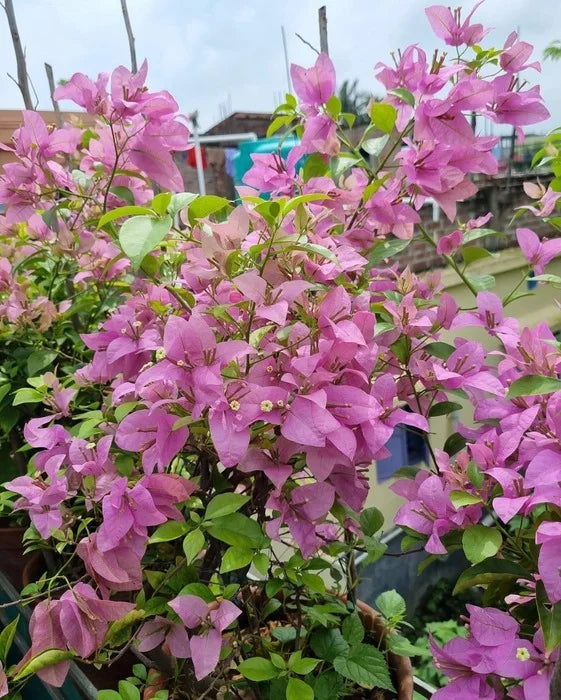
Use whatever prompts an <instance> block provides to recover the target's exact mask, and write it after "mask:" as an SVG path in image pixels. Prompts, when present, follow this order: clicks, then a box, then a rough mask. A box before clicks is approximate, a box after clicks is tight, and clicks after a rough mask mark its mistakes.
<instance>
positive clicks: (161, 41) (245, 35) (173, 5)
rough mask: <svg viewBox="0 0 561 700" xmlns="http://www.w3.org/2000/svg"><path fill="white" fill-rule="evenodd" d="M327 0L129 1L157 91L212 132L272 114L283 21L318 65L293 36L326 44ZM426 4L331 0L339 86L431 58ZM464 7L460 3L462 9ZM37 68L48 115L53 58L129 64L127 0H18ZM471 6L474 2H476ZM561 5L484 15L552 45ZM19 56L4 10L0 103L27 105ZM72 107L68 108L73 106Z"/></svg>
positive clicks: (294, 50)
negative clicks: (321, 25)
mask: <svg viewBox="0 0 561 700" xmlns="http://www.w3.org/2000/svg"><path fill="white" fill-rule="evenodd" d="M320 4H321V0H277V2H271V0H245V2H235V1H234V0H199V2H195V1H194V0H128V5H129V13H130V16H131V21H132V25H133V29H134V33H135V36H136V46H137V55H138V58H139V62H140V61H141V60H142V59H143V58H144V57H146V58H147V59H148V63H149V72H148V82H149V85H150V87H151V88H153V89H161V88H166V89H168V90H169V91H170V92H171V93H172V94H173V95H174V96H175V97H176V99H177V100H178V102H179V105H180V108H181V110H182V111H183V112H190V111H192V110H195V109H198V110H199V113H200V120H201V125H202V126H203V128H208V127H210V126H211V125H212V124H214V123H215V122H216V121H218V120H219V117H220V104H221V103H227V102H228V100H230V102H231V106H232V109H233V110H234V111H239V110H247V111H269V110H271V109H272V108H273V107H274V105H275V99H276V98H275V93H276V94H277V95H278V93H279V91H283V93H284V91H286V73H285V67H284V56H283V49H282V39H281V25H284V27H285V30H286V35H287V41H288V52H289V57H290V60H291V61H293V62H295V63H300V64H301V65H306V66H307V65H311V63H313V61H314V59H315V54H314V53H313V52H312V50H311V49H310V48H308V47H307V46H305V45H304V44H303V43H302V42H301V41H300V40H299V39H298V38H297V37H296V35H295V33H296V32H298V33H300V34H301V35H302V36H304V37H305V38H306V39H308V40H309V41H310V42H311V43H312V44H314V45H317V44H318V43H319V40H318V28H317V8H318V6H319V5H320ZM425 4H426V3H425V2H421V0H328V2H327V14H328V25H329V48H330V54H331V57H332V59H333V61H334V63H335V66H336V68H337V76H338V81H339V82H342V81H343V80H344V79H345V78H350V79H352V78H358V79H359V81H360V86H361V88H362V89H364V90H368V91H371V92H377V91H378V92H379V88H378V83H377V81H376V80H375V79H374V71H373V67H374V65H375V64H376V62H377V61H380V60H383V61H389V60H390V56H389V53H390V51H392V50H395V49H397V48H399V47H405V46H407V45H408V44H411V43H418V44H419V45H420V46H422V47H423V48H424V49H426V50H427V51H431V52H432V50H433V49H434V48H435V47H437V46H439V43H438V41H439V40H437V38H436V37H434V36H433V35H432V34H431V31H430V28H429V25H428V22H427V20H426V18H425V15H424V11H423V8H424V7H425ZM455 4H456V2H454V5H455ZM14 5H15V10H16V14H17V19H18V24H19V30H20V34H21V37H22V41H23V43H24V45H25V47H26V51H27V57H28V69H29V73H30V75H31V77H32V80H33V82H34V84H35V87H36V89H37V93H38V95H39V106H40V108H42V109H49V108H50V101H49V96H48V89H47V82H46V77H45V71H44V68H43V63H44V62H45V61H47V62H49V63H51V64H52V65H53V67H54V71H55V77H56V79H57V80H58V79H60V78H69V77H70V76H71V75H72V73H74V72H77V71H81V72H83V73H86V74H89V75H97V73H98V72H100V71H111V69H112V68H114V67H115V66H116V65H118V64H121V63H122V64H125V65H128V64H129V53H128V45H127V40H126V34H125V29H124V25H123V19H122V15H121V9H120V2H119V0H14ZM471 5H472V3H471V2H470V3H469V4H466V5H465V7H471ZM559 5H560V3H559V0H486V2H485V3H484V5H483V6H482V7H480V8H479V9H478V11H477V14H476V17H477V20H478V21H480V22H482V23H484V24H485V25H486V26H491V27H494V31H493V32H492V34H491V35H489V37H488V38H487V40H488V41H489V42H493V44H495V45H497V46H502V44H503V42H504V40H505V38H506V36H507V35H508V34H509V33H510V31H512V30H513V29H516V28H517V27H519V28H520V33H521V36H522V38H523V39H524V40H526V41H529V42H531V43H533V44H534V45H535V46H536V53H535V55H536V57H537V58H538V59H541V57H542V53H543V49H544V47H545V46H546V45H547V44H548V43H549V42H550V41H551V40H553V39H561V9H560V6H559ZM6 72H10V73H12V74H15V61H14V55H13V49H12V44H11V41H10V36H9V32H8V28H7V24H6V20H5V17H4V16H3V13H2V12H1V11H0V108H19V107H21V97H20V95H19V92H18V90H17V88H16V86H15V85H14V84H13V83H12V82H11V81H10V79H9V78H8V77H7V76H6ZM560 75H561V63H558V64H555V63H551V62H549V61H547V62H544V63H543V72H542V74H541V76H540V75H539V74H538V73H536V72H535V71H527V73H526V76H527V77H528V79H529V80H531V81H532V82H534V81H539V82H540V83H541V85H542V93H543V95H544V98H545V101H546V104H547V106H548V108H549V110H550V111H551V113H552V118H551V119H550V120H549V121H548V122H546V123H544V124H543V125H541V126H540V127H539V129H538V130H541V131H546V130H547V129H549V128H553V127H554V126H558V125H561V89H560V84H561V81H560V79H559V76H560ZM65 107H68V108H70V104H66V105H65Z"/></svg>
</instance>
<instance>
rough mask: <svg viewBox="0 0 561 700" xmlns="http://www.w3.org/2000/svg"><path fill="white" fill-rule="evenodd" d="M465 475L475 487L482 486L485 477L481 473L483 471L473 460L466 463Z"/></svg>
mask: <svg viewBox="0 0 561 700" xmlns="http://www.w3.org/2000/svg"><path fill="white" fill-rule="evenodd" d="M467 476H468V479H469V481H470V483H471V484H473V485H474V486H475V488H476V489H480V488H481V487H482V486H483V482H484V481H485V477H484V475H483V472H482V471H481V469H480V468H479V467H478V466H477V464H476V463H475V462H470V463H469V464H468V468H467Z"/></svg>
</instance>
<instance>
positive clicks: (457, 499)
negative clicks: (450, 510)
mask: <svg viewBox="0 0 561 700" xmlns="http://www.w3.org/2000/svg"><path fill="white" fill-rule="evenodd" d="M450 500H451V501H452V505H453V506H454V508H463V507H464V506H472V505H474V504H475V503H481V498H479V496H476V495H475V494H473V493H468V492H467V491H460V490H455V491H450Z"/></svg>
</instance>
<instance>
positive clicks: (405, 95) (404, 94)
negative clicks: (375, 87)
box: [388, 88, 415, 107]
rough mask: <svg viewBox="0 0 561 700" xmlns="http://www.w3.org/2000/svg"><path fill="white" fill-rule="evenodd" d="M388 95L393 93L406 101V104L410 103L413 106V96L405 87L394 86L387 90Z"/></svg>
mask: <svg viewBox="0 0 561 700" xmlns="http://www.w3.org/2000/svg"><path fill="white" fill-rule="evenodd" d="M388 95H395V97H399V99H400V100H403V101H404V102H407V104H408V105H411V107H414V106H415V96H414V95H413V93H411V92H409V90H406V89H405V88H394V89H393V90H388Z"/></svg>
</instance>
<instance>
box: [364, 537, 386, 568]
mask: <svg viewBox="0 0 561 700" xmlns="http://www.w3.org/2000/svg"><path fill="white" fill-rule="evenodd" d="M364 546H365V547H366V558H365V559H364V560H363V562H362V563H363V564H364V565H366V564H373V563H374V562H376V561H378V559H381V557H383V556H384V552H385V551H386V550H387V548H388V545H387V544H384V543H383V542H380V540H379V539H378V538H377V537H365V538H364Z"/></svg>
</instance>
